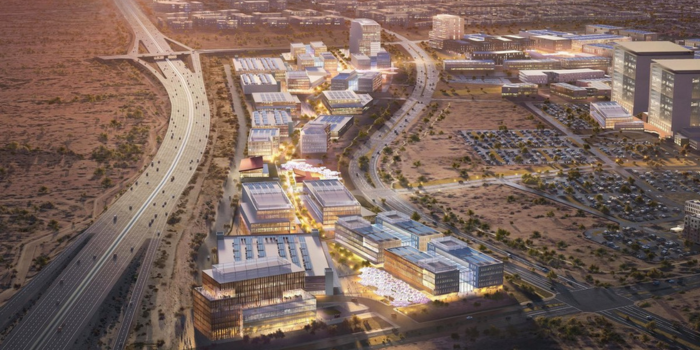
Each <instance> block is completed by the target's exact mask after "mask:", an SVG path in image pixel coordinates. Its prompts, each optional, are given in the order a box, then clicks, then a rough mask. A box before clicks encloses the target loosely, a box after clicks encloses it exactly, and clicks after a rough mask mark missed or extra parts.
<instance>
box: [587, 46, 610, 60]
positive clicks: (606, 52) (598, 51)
mask: <svg viewBox="0 0 700 350" xmlns="http://www.w3.org/2000/svg"><path fill="white" fill-rule="evenodd" d="M581 52H583V53H589V54H593V55H596V56H601V57H610V58H612V57H613V54H614V53H615V46H614V45H612V44H585V45H583V47H582V48H581Z"/></svg>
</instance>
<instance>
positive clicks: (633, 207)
mask: <svg viewBox="0 0 700 350" xmlns="http://www.w3.org/2000/svg"><path fill="white" fill-rule="evenodd" d="M635 182H636V181H631V180H629V179H626V178H623V177H622V176H620V175H618V174H615V173H606V172H595V173H587V174H582V175H581V176H580V177H576V178H573V179H568V178H563V177H560V178H555V179H548V180H546V181H545V182H544V184H545V191H546V192H548V193H550V194H552V195H556V196H560V197H562V198H567V197H568V199H574V200H575V201H577V202H579V203H581V204H584V205H586V206H588V207H591V208H593V209H596V210H599V211H601V212H602V213H605V214H608V215H612V216H615V217H618V218H620V219H624V220H628V221H631V222H644V221H653V220H659V219H666V218H670V217H673V216H677V215H678V214H679V213H680V212H681V208H680V207H671V208H669V207H668V206H666V205H664V204H661V203H658V198H654V197H653V196H654V195H653V194H647V193H640V191H639V188H638V186H637V185H635Z"/></svg>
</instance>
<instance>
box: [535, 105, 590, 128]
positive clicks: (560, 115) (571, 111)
mask: <svg viewBox="0 0 700 350" xmlns="http://www.w3.org/2000/svg"><path fill="white" fill-rule="evenodd" d="M535 106H536V107H537V108H539V109H543V108H544V109H543V110H544V111H545V112H546V113H547V114H549V115H551V116H552V117H554V118H555V119H556V120H558V121H559V122H561V123H562V124H564V125H566V126H568V127H569V128H570V129H572V130H589V129H593V125H592V124H591V123H590V122H589V121H588V120H587V119H584V118H583V117H582V116H589V115H590V106H589V105H588V104H587V103H562V104H558V103H536V104H535Z"/></svg>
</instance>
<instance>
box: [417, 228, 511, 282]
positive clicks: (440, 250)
mask: <svg viewBox="0 0 700 350" xmlns="http://www.w3.org/2000/svg"><path fill="white" fill-rule="evenodd" d="M428 253H429V254H434V255H439V256H443V257H445V258H447V259H448V260H450V261H452V262H454V263H455V264H457V265H459V266H460V267H462V268H463V269H462V271H463V272H462V273H461V274H460V290H459V291H460V293H466V292H469V291H472V290H473V289H481V288H489V287H498V286H501V285H502V284H503V262H502V261H500V260H498V259H495V258H493V257H491V256H489V255H486V254H483V253H481V252H479V251H477V250H475V249H472V248H470V247H469V246H468V245H467V244H466V243H464V242H462V241H460V240H458V239H456V238H454V237H443V238H436V239H434V240H432V241H430V243H428Z"/></svg>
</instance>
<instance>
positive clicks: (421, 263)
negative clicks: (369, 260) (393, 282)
mask: <svg viewBox="0 0 700 350" xmlns="http://www.w3.org/2000/svg"><path fill="white" fill-rule="evenodd" d="M384 270H386V271H387V272H389V273H390V274H392V275H393V276H395V277H397V278H399V279H401V280H403V281H405V282H406V283H408V284H410V285H411V286H413V287H415V288H417V289H420V290H424V291H426V292H428V293H430V294H432V295H443V294H449V293H456V292H459V275H460V272H459V269H458V267H457V265H455V264H454V263H451V262H449V261H446V260H444V259H440V258H438V257H435V256H431V255H428V254H426V253H424V252H421V251H419V250H418V249H415V248H413V247H396V248H389V249H386V251H385V252H384Z"/></svg>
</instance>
